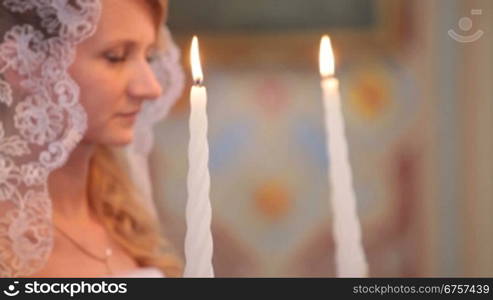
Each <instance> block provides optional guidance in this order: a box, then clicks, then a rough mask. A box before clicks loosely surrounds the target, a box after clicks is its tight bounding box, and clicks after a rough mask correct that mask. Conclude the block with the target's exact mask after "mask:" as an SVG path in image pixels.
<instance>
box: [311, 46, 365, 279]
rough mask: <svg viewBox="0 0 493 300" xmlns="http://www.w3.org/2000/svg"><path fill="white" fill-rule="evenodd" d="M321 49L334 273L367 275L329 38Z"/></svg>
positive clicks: (337, 83) (339, 275)
mask: <svg viewBox="0 0 493 300" xmlns="http://www.w3.org/2000/svg"><path fill="white" fill-rule="evenodd" d="M320 52H321V54H320V56H321V57H320V62H321V66H320V70H321V75H322V76H323V79H322V90H323V96H324V101H323V103H324V108H325V124H326V126H325V129H326V135H327V136H326V138H327V141H328V153H327V158H328V161H329V164H330V166H329V167H330V168H329V169H330V174H329V185H330V187H331V200H332V201H331V205H332V211H333V217H334V223H333V224H334V225H333V226H334V228H333V233H334V239H335V244H336V250H335V256H336V268H337V276H338V277H366V276H368V264H367V262H366V257H365V253H364V251H363V246H362V242H361V228H360V224H359V220H358V215H357V209H356V196H355V193H354V189H353V176H352V172H351V165H350V163H349V157H348V147H347V140H346V135H345V128H344V118H343V116H342V111H341V98H340V94H339V81H338V80H337V79H336V78H334V77H333V73H334V58H333V54H332V49H331V47H330V40H329V38H328V37H324V38H323V40H322V43H321V47H320ZM326 55H328V56H326Z"/></svg>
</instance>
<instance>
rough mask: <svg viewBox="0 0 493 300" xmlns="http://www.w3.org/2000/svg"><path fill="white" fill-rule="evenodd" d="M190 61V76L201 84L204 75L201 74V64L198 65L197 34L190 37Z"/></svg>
mask: <svg viewBox="0 0 493 300" xmlns="http://www.w3.org/2000/svg"><path fill="white" fill-rule="evenodd" d="M190 61H191V63H192V77H193V81H194V82H195V83H199V84H202V80H204V75H203V74H202V66H201V65H200V53H199V40H198V39H197V36H194V37H193V39H192V47H191V48H190Z"/></svg>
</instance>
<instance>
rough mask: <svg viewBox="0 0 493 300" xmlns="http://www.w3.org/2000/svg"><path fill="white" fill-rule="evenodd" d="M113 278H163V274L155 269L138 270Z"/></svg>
mask: <svg viewBox="0 0 493 300" xmlns="http://www.w3.org/2000/svg"><path fill="white" fill-rule="evenodd" d="M111 277H114V278H164V277H166V276H164V274H163V273H162V272H161V271H160V270H159V269H158V268H155V267H147V268H139V269H135V270H132V271H128V272H124V273H120V274H116V275H113V276H111Z"/></svg>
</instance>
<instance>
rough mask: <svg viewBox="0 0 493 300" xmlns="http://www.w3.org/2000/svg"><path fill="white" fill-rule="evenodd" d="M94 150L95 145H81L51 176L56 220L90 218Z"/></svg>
mask: <svg viewBox="0 0 493 300" xmlns="http://www.w3.org/2000/svg"><path fill="white" fill-rule="evenodd" d="M94 149H95V146H94V145H88V144H84V143H81V144H79V145H78V146H77V148H76V149H75V150H74V151H73V152H72V153H71V155H70V157H69V159H68V161H67V163H66V164H65V165H63V166H62V167H61V168H59V169H57V170H55V171H53V172H52V173H51V174H50V177H49V180H48V186H49V190H50V195H51V199H52V203H53V214H54V218H63V219H70V220H73V221H75V220H81V219H88V218H89V217H90V210H89V198H88V191H87V181H88V176H89V174H88V173H89V162H90V159H91V157H92V155H93V153H94Z"/></svg>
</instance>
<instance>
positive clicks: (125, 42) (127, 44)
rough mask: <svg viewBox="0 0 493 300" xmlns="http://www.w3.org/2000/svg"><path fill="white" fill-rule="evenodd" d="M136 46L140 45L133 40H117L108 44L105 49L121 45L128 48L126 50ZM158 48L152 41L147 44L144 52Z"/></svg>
mask: <svg viewBox="0 0 493 300" xmlns="http://www.w3.org/2000/svg"><path fill="white" fill-rule="evenodd" d="M138 44H140V43H139V42H137V41H134V40H129V39H118V40H114V41H111V42H109V43H108V45H109V46H108V45H107V47H110V48H112V47H116V46H120V45H123V46H124V47H126V48H127V47H128V48H135V47H136V46H137V45H138ZM157 46H158V42H157V41H154V42H152V43H151V44H149V45H148V46H147V49H146V50H150V49H153V48H156V47H157Z"/></svg>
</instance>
